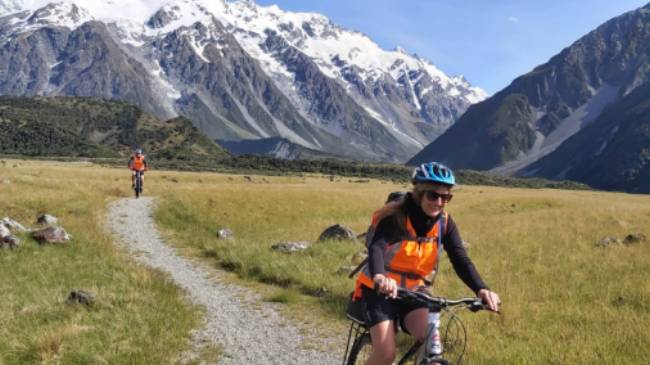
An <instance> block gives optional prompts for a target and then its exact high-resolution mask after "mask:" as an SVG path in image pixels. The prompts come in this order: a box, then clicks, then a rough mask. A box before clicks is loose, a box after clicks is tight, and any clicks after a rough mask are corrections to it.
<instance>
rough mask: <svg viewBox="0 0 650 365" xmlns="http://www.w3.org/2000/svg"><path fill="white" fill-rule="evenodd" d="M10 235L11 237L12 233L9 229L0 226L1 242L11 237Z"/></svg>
mask: <svg viewBox="0 0 650 365" xmlns="http://www.w3.org/2000/svg"><path fill="white" fill-rule="evenodd" d="M10 235H11V231H10V230H9V228H7V227H5V226H4V225H2V224H0V240H2V239H4V238H5V237H9V236H10Z"/></svg>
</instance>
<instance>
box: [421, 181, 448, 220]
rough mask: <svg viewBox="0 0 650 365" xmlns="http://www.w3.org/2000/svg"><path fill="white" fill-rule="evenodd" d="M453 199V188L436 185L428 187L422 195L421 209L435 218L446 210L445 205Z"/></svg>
mask: <svg viewBox="0 0 650 365" xmlns="http://www.w3.org/2000/svg"><path fill="white" fill-rule="evenodd" d="M450 199H451V187H448V186H442V185H434V186H430V187H427V188H426V189H425V190H424V194H422V201H420V207H422V211H424V213H425V214H426V215H428V216H429V217H435V216H437V215H438V214H440V213H441V212H442V211H443V210H444V209H445V205H447V203H448V202H449V200H450Z"/></svg>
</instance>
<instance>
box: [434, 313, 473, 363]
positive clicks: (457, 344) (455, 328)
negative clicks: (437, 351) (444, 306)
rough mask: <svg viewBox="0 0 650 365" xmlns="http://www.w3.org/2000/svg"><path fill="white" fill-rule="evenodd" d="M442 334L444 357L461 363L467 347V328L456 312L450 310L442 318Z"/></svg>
mask: <svg viewBox="0 0 650 365" xmlns="http://www.w3.org/2000/svg"><path fill="white" fill-rule="evenodd" d="M440 334H441V335H442V348H443V353H444V357H445V358H446V359H448V360H449V361H450V362H451V363H452V364H454V365H461V364H462V363H463V360H464V357H465V350H466V349H467V329H466V328H465V325H464V324H463V322H462V321H461V320H460V317H458V316H457V315H456V313H455V312H453V311H449V312H447V313H446V315H445V316H444V317H443V318H442V319H441V327H440Z"/></svg>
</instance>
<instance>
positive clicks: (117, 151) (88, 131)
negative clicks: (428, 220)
mask: <svg viewBox="0 0 650 365" xmlns="http://www.w3.org/2000/svg"><path fill="white" fill-rule="evenodd" d="M0 126H1V128H0V155H7V156H11V155H20V156H27V157H39V158H56V159H66V160H69V159H78V158H89V159H91V160H93V161H95V162H98V163H102V164H108V165H124V164H125V163H126V158H127V157H128V156H129V155H130V154H131V151H132V149H133V147H135V146H140V147H142V148H144V150H145V153H146V155H147V158H148V159H149V162H150V163H152V165H153V166H154V167H156V168H172V169H183V170H205V171H224V172H241V173H256V174H259V173H266V174H271V175H286V174H300V173H320V174H325V175H341V176H351V177H365V178H380V179H388V180H393V181H400V182H408V180H409V177H410V174H411V171H412V168H411V167H407V166H403V165H397V164H372V163H365V162H359V161H349V160H341V159H333V158H322V156H321V158H320V159H309V160H308V159H296V160H286V159H278V158H273V157H269V156H257V155H241V156H231V155H230V154H228V153H227V152H226V151H225V150H223V149H222V148H221V147H220V146H219V145H217V144H215V143H213V142H212V141H210V140H209V139H208V138H207V137H205V136H203V135H202V134H201V132H199V131H198V130H197V129H196V128H194V127H193V126H192V124H191V122H190V121H188V120H187V119H184V118H176V119H171V120H168V121H166V122H161V121H158V120H157V119H155V118H154V117H152V116H150V115H148V114H146V113H144V112H143V111H141V110H140V109H138V108H137V107H135V106H132V105H129V104H126V103H122V102H110V101H104V100H98V99H92V98H73V97H54V98H44V97H37V98H16V97H0ZM305 150H306V149H305ZM306 151H307V152H305V151H299V153H300V155H299V156H300V157H304V156H305V153H307V155H309V154H308V152H309V151H308V150H306ZM309 156H311V155H309ZM458 177H459V181H460V182H461V184H481V185H492V186H513V187H559V188H564V189H566V188H578V189H580V188H586V187H585V186H584V185H581V184H574V183H566V182H553V181H548V180H541V179H537V180H528V179H513V178H503V177H498V176H494V175H488V174H485V173H479V172H475V171H460V172H459V176H458Z"/></svg>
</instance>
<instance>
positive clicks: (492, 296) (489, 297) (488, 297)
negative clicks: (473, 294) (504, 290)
mask: <svg viewBox="0 0 650 365" xmlns="http://www.w3.org/2000/svg"><path fill="white" fill-rule="evenodd" d="M478 297H479V298H481V300H483V303H485V305H486V306H487V309H488V310H491V311H493V312H497V313H499V304H501V299H499V295H498V294H497V293H495V292H493V291H489V290H487V289H481V290H479V291H478Z"/></svg>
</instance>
